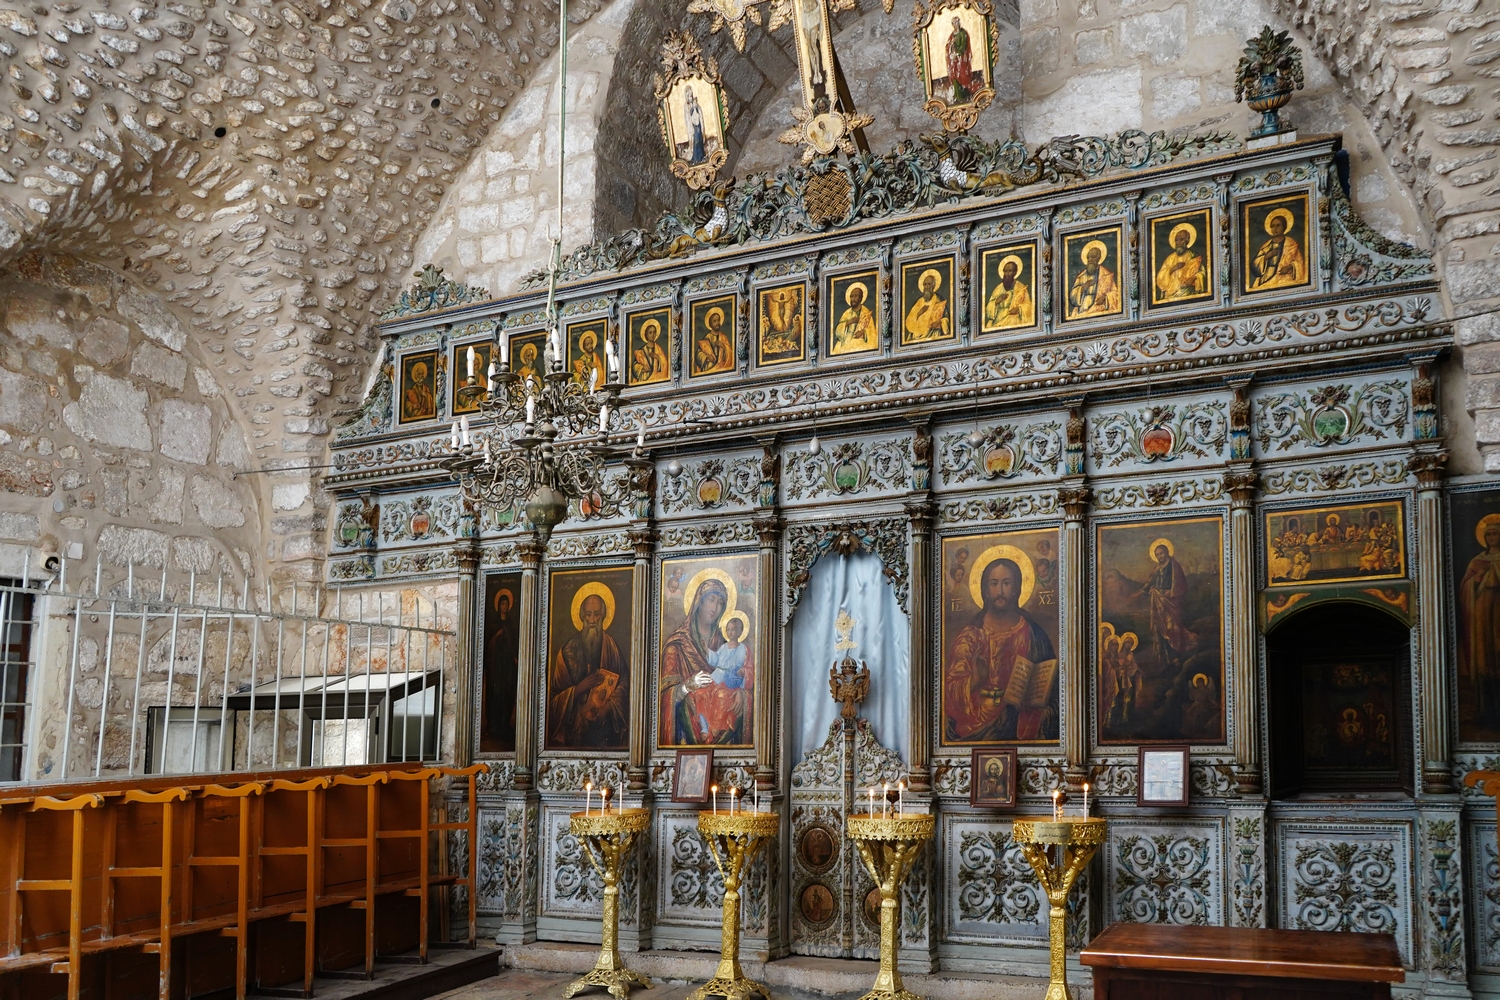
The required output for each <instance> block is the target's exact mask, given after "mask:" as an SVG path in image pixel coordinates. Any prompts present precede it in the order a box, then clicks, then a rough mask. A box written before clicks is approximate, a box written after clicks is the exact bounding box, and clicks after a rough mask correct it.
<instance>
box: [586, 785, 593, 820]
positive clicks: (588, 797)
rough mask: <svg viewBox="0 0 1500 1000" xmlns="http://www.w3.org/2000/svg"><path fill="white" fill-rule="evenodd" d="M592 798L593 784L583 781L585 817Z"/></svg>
mask: <svg viewBox="0 0 1500 1000" xmlns="http://www.w3.org/2000/svg"><path fill="white" fill-rule="evenodd" d="M593 796H594V783H593V782H592V781H585V782H584V783H583V814H584V815H585V816H587V815H588V814H589V801H590V800H591V799H592V798H593Z"/></svg>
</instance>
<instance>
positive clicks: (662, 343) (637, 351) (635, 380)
mask: <svg viewBox="0 0 1500 1000" xmlns="http://www.w3.org/2000/svg"><path fill="white" fill-rule="evenodd" d="M625 327H626V332H627V335H628V336H629V340H630V343H629V353H628V356H627V357H626V361H627V368H628V371H629V382H630V384H631V385H655V384H656V383H657V382H666V381H669V380H670V379H671V378H672V364H671V362H670V361H669V360H668V352H669V350H670V348H671V343H672V310H671V309H669V308H658V309H647V310H644V311H642V312H634V313H631V314H630V315H629V316H628V317H627V318H626V320H625Z"/></svg>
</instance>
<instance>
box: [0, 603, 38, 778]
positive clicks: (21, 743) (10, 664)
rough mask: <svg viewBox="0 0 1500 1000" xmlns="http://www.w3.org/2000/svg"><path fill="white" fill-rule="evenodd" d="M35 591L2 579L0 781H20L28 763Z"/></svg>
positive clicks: (0, 619)
mask: <svg viewBox="0 0 1500 1000" xmlns="http://www.w3.org/2000/svg"><path fill="white" fill-rule="evenodd" d="M34 607H35V600H34V599H33V597H32V595H31V594H29V593H27V592H26V591H24V590H21V589H19V583H18V582H17V581H15V580H0V781H20V780H21V768H23V767H24V766H25V763H26V708H27V703H26V684H27V681H28V680H29V679H30V676H31V668H32V660H31V636H32V627H33V625H34V624H35V623H34V622H33V621H32V609H33V608H34Z"/></svg>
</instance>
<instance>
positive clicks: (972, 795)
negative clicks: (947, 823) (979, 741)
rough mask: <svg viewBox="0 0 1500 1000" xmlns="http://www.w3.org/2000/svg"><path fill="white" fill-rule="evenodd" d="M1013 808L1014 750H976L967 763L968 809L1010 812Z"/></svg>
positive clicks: (1014, 801)
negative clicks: (1005, 810)
mask: <svg viewBox="0 0 1500 1000" xmlns="http://www.w3.org/2000/svg"><path fill="white" fill-rule="evenodd" d="M1015 804H1016V749H1015V747H1007V748H1005V749H1003V750H981V749H979V748H977V747H976V748H975V750H974V755H973V758H972V759H971V760H970V762H969V805H971V806H976V807H978V808H989V809H1010V808H1013V807H1014V806H1015Z"/></svg>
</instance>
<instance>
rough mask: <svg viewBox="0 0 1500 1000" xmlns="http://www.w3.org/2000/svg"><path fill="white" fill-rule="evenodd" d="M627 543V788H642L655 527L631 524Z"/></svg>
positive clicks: (647, 754)
mask: <svg viewBox="0 0 1500 1000" xmlns="http://www.w3.org/2000/svg"><path fill="white" fill-rule="evenodd" d="M630 545H631V547H632V548H633V549H634V550H635V564H634V566H633V567H632V572H631V581H632V583H633V584H634V587H635V589H634V591H633V593H634V594H635V600H634V602H633V603H632V604H631V606H630V607H631V633H630V766H629V768H628V770H627V772H626V773H627V775H628V777H629V779H630V790H631V791H632V792H636V793H642V792H645V791H646V789H647V786H648V785H649V784H650V782H649V778H650V769H649V767H648V766H647V765H648V764H649V763H650V760H651V742H652V741H651V698H650V697H649V694H648V692H647V690H646V688H647V685H648V684H649V683H650V680H651V678H650V677H649V676H648V675H649V674H650V672H651V671H650V669H649V664H650V663H651V650H650V648H649V646H648V642H649V640H650V638H651V608H652V603H651V600H650V598H651V553H652V550H653V549H654V548H655V545H656V529H654V528H652V527H650V526H646V527H637V528H632V529H631V531H630Z"/></svg>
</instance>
